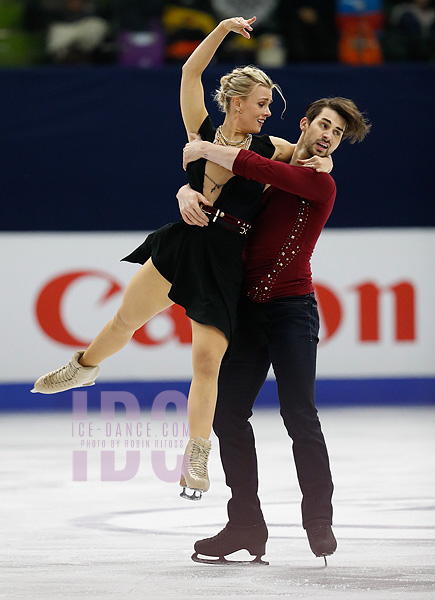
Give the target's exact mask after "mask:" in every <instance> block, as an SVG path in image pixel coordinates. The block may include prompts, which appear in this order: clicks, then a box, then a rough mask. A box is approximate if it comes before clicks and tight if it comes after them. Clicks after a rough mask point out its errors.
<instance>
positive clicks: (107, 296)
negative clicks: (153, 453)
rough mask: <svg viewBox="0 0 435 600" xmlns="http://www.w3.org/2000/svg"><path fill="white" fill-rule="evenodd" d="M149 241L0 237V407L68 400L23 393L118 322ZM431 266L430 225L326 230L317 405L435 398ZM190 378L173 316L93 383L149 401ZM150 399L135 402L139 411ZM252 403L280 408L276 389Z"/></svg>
mask: <svg viewBox="0 0 435 600" xmlns="http://www.w3.org/2000/svg"><path fill="white" fill-rule="evenodd" d="M145 236H146V232H133V233H101V232H99V233H91V232H90V233H23V234H18V233H3V234H1V235H0V250H1V252H2V256H4V257H5V258H6V260H5V261H4V262H3V264H2V282H3V285H4V287H3V289H4V293H3V294H2V295H1V297H0V310H1V314H2V320H1V338H2V340H3V343H4V347H6V348H7V349H8V353H7V361H5V362H3V366H2V369H1V372H0V409H1V408H3V409H10V408H12V407H17V408H18V407H22V409H24V410H25V409H32V408H34V409H38V408H39V407H41V408H42V407H43V406H47V405H51V404H52V405H53V406H57V404H58V403H60V404H62V403H63V401H61V402H60V401H59V400H57V401H56V402H54V401H53V400H47V399H41V398H40V397H38V400H39V402H35V396H31V395H30V394H29V393H28V387H29V384H30V382H32V381H34V380H35V379H36V378H37V377H38V376H40V375H41V374H42V373H45V372H47V371H50V370H52V369H54V368H56V367H58V366H60V365H62V364H65V362H67V361H68V360H69V358H70V356H71V355H72V353H73V352H74V351H75V350H76V349H77V348H81V347H86V345H87V344H88V343H89V342H90V341H91V340H92V338H93V337H94V336H95V335H96V333H98V331H99V330H100V329H101V328H102V327H103V326H104V325H105V323H106V322H107V321H108V320H109V319H110V318H111V317H112V316H113V314H114V312H115V311H116V309H117V307H118V306H119V303H120V299H121V297H122V293H123V290H124V289H125V287H126V285H127V284H128V281H129V280H130V279H131V277H132V275H133V274H134V273H135V272H136V270H137V266H136V265H132V264H126V263H121V262H120V258H121V257H122V256H125V255H126V254H127V253H128V252H130V251H131V250H132V249H133V248H135V247H136V246H137V245H138V244H140V243H141V242H142V241H143V239H144V238H145ZM434 257H435V230H434V229H431V228H427V229H426V228H420V229H369V230H367V229H353V230H352V229H346V230H341V229H340V230H337V229H327V230H325V231H324V232H323V234H322V236H321V238H320V240H319V242H318V245H317V248H316V251H315V254H314V256H313V260H312V268H313V279H314V283H315V286H316V297H317V300H318V303H319V312H320V317H321V331H320V338H321V341H320V344H319V353H318V369H317V375H318V380H319V382H318V393H317V397H318V402H319V403H328V404H336V403H339V404H343V403H344V404H346V403H348V404H354V403H356V404H364V403H368V404H373V403H374V404H376V403H381V404H384V403H390V402H392V403H398V404H401V403H407V402H409V403H410V404H414V403H417V404H427V403H430V402H434V401H435V400H434V398H435V384H434V381H435V352H434V349H433V331H435V313H434V311H433V298H434V297H435V275H434V273H435V264H434ZM191 371H192V367H191V334H190V323H189V320H188V318H187V317H186V315H185V314H184V311H183V310H182V309H180V308H179V307H173V308H172V309H169V310H168V311H165V312H164V313H161V314H160V315H158V316H156V317H155V318H154V319H152V320H151V321H150V322H149V323H148V324H147V325H146V326H145V327H144V328H142V329H141V330H140V331H139V332H137V334H136V335H135V337H134V338H133V340H132V341H131V342H130V343H129V344H128V346H127V347H126V348H124V349H123V350H122V352H120V353H119V354H118V355H116V356H114V357H111V358H110V359H108V360H107V361H105V363H104V364H103V367H102V373H101V376H100V378H99V380H98V381H99V383H100V382H101V384H104V385H105V386H108V387H106V388H105V389H109V388H111V389H115V387H114V386H118V387H117V389H124V390H135V389H138V390H140V391H139V392H138V396H141V395H142V396H145V397H146V398H152V397H153V394H154V391H155V389H166V390H167V389H179V390H181V391H183V393H187V389H188V382H189V380H190V377H191ZM269 379H273V374H270V375H269ZM132 382H137V383H132ZM136 385H137V386H138V387H137V388H136V387H135V386H136ZM96 387H97V388H98V389H103V388H102V386H101V385H99V386H96ZM142 390H145V391H144V392H143V391H142ZM132 393H135V392H134V391H133V392H132ZM150 402H152V400H151V401H150V400H149V399H148V400H143V399H140V404H141V405H142V404H143V405H144V406H149V405H150ZM258 402H259V404H266V405H269V404H273V403H274V402H276V392H275V384H274V382H273V381H270V382H268V383H267V385H266V386H265V389H264V390H263V392H262V394H261V396H260V397H259V399H258Z"/></svg>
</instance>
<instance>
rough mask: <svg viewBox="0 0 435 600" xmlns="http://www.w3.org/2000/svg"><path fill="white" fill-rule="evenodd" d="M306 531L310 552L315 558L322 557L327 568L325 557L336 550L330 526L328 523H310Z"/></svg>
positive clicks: (335, 542) (335, 541)
mask: <svg viewBox="0 0 435 600" xmlns="http://www.w3.org/2000/svg"><path fill="white" fill-rule="evenodd" d="M306 531H307V536H308V541H309V543H310V548H311V550H312V551H313V553H314V554H315V555H316V556H323V558H324V560H325V566H327V564H328V563H327V562H326V557H327V556H330V555H331V554H334V552H335V551H336V549H337V540H336V539H335V537H334V534H333V533H332V528H331V525H330V524H329V522H328V521H320V520H319V521H310V523H308V525H307V527H306Z"/></svg>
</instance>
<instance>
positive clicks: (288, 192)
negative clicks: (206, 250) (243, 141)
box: [233, 150, 336, 302]
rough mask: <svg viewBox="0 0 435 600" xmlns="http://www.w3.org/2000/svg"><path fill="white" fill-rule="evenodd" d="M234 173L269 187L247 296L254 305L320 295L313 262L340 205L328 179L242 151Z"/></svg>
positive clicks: (248, 266) (251, 253) (253, 235)
mask: <svg viewBox="0 0 435 600" xmlns="http://www.w3.org/2000/svg"><path fill="white" fill-rule="evenodd" d="M233 173H235V174H236V175H241V176H242V177H245V178H246V179H254V180H255V181H258V182H259V183H269V184H270V187H269V188H268V189H267V190H266V192H265V193H264V194H263V199H262V204H261V207H260V212H259V214H258V215H257V217H256V218H255V221H254V223H253V224H252V229H251V231H250V232H249V235H248V240H247V244H246V247H245V255H244V258H245V284H244V287H245V293H246V295H247V296H248V297H249V298H250V299H251V300H253V301H254V302H267V301H268V300H271V299H273V298H282V297H285V296H302V295H305V294H310V293H311V292H313V291H314V287H313V282H312V277H311V256H312V254H313V251H314V247H315V245H316V242H317V240H318V238H319V236H320V234H321V232H322V229H323V227H324V225H325V223H326V221H327V220H328V217H329V215H330V214H331V211H332V207H333V205H334V200H335V194H336V187H335V182H334V180H333V179H332V177H331V176H330V175H329V174H328V173H317V172H316V171H314V170H313V169H310V168H307V167H296V166H292V165H289V164H287V163H282V162H279V161H273V160H270V159H268V158H264V157H262V156H260V155H258V154H256V153H255V152H252V151H250V150H241V151H240V152H239V154H238V156H237V158H236V160H235V162H234V166H233Z"/></svg>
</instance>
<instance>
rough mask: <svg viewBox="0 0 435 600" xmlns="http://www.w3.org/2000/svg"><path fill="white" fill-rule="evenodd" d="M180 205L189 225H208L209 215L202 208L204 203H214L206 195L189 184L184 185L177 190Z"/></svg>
mask: <svg viewBox="0 0 435 600" xmlns="http://www.w3.org/2000/svg"><path fill="white" fill-rule="evenodd" d="M177 200H178V207H179V209H180V213H181V216H182V218H183V221H184V222H185V223H187V224H188V225H198V226H199V227H204V226H207V225H208V217H207V215H206V214H205V212H203V211H202V210H201V205H202V204H208V205H209V206H211V205H212V202H209V201H208V200H207V198H206V197H205V196H203V195H202V194H200V193H199V192H195V190H192V188H191V187H190V185H189V184H186V185H183V187H181V188H180V189H179V190H178V192H177Z"/></svg>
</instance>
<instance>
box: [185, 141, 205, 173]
mask: <svg viewBox="0 0 435 600" xmlns="http://www.w3.org/2000/svg"><path fill="white" fill-rule="evenodd" d="M189 140H190V142H188V143H187V144H186V145H185V146H184V148H183V169H184V170H186V168H187V165H188V163H190V162H194V161H195V160H198V159H199V158H202V157H203V152H204V144H207V143H208V142H203V141H202V139H201V136H200V135H198V134H197V133H189Z"/></svg>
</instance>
